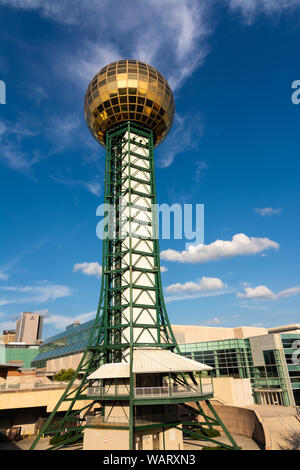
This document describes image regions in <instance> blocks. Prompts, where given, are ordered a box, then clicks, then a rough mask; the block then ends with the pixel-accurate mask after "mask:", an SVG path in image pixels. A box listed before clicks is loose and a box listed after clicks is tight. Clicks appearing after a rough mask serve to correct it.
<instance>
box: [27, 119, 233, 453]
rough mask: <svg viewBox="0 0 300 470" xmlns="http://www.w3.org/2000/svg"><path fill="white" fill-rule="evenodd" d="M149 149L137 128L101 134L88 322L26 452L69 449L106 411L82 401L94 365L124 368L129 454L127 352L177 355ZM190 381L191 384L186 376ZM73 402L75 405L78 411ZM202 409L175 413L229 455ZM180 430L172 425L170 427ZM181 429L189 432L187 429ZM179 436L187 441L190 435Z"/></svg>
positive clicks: (147, 135) (148, 134)
mask: <svg viewBox="0 0 300 470" xmlns="http://www.w3.org/2000/svg"><path fill="white" fill-rule="evenodd" d="M153 148H154V145H153V133H152V131H150V130H149V129H147V128H144V127H141V126H140V125H137V124H133V123H131V122H128V123H126V124H123V125H120V126H119V127H117V128H115V129H112V130H110V131H108V132H107V135H106V171H105V200H104V219H103V228H104V230H103V234H104V237H103V238H104V240H103V247H102V250H103V252H102V281H101V290H100V299H99V306H98V310H97V314H96V319H95V323H94V326H93V328H92V332H91V335H90V338H89V341H88V345H87V348H86V350H85V351H84V353H83V355H82V358H81V361H80V363H79V365H78V368H77V370H76V373H75V374H74V377H73V379H72V380H71V381H70V383H69V385H68V386H67V388H66V390H65V391H64V393H63V395H62V397H61V398H60V400H59V401H58V403H57V405H56V406H55V408H54V410H53V411H52V413H51V414H50V416H49V418H48V419H47V421H46V423H45V425H44V426H43V428H42V430H41V432H40V434H39V435H38V437H37V438H36V440H35V441H34V443H33V445H32V447H31V449H34V448H35V447H36V445H37V442H38V441H39V439H40V437H41V436H42V435H57V434H58V435H60V434H63V435H64V436H65V439H63V441H61V442H60V443H59V444H56V445H53V446H52V447H50V449H55V448H57V447H60V446H61V445H62V444H69V443H72V442H76V441H77V440H78V439H79V437H80V436H81V435H82V431H83V429H84V428H85V419H84V413H85V412H86V411H87V410H88V409H89V408H91V402H92V404H94V403H97V402H98V403H99V402H100V403H101V404H102V409H103V410H104V408H105V406H106V405H105V402H103V401H101V399H95V397H94V396H93V397H92V396H89V394H88V387H89V386H90V382H89V380H88V379H87V377H88V376H89V375H90V374H91V373H92V372H94V371H95V370H96V369H98V368H99V367H100V365H102V364H106V363H120V362H121V361H122V362H124V361H125V362H128V363H129V365H130V379H129V380H130V393H129V397H128V402H129V412H130V416H129V426H128V428H129V441H130V442H129V448H131V449H133V447H134V437H133V435H134V427H135V426H134V405H135V404H136V403H135V402H134V392H133V391H134V385H135V384H134V376H133V371H132V364H133V352H134V350H135V348H139V347H140V348H143V347H154V348H163V349H167V350H170V351H174V352H176V353H178V354H180V350H179V348H178V345H177V342H176V339H175V337H174V334H173V331H172V328H171V325H170V322H169V319H168V315H167V311H166V307H165V303H164V298H163V292H162V283H161V273H160V259H159V243H158V221H157V212H156V188H155V177H154V155H153ZM190 378H191V379H192V381H193V382H195V378H194V377H193V375H192V374H190ZM79 380H80V382H79ZM177 380H179V381H181V383H183V382H185V381H186V378H185V376H184V374H182V377H181V378H180V377H179V378H178V379H177ZM78 382H79V384H78ZM80 400H81V401H82V403H83V405H82V406H79V407H78V403H80ZM87 401H88V403H87ZM205 401H206V404H207V406H208V408H209V409H210V411H211V414H212V416H213V417H211V416H208V415H207V414H206V413H205V412H204V411H203V408H202V407H201V405H200V402H199V401H197V402H196V405H197V409H195V408H194V407H191V406H188V405H184V403H183V406H185V407H186V408H187V409H188V410H189V411H190V412H191V411H192V412H193V413H194V414H195V415H198V416H200V417H201V418H203V419H204V421H203V422H202V423H201V422H198V426H199V427H200V428H202V427H203V425H204V427H205V429H207V428H209V429H212V428H213V427H214V426H221V428H222V429H223V430H224V432H225V434H226V435H227V437H228V439H229V441H230V445H225V444H221V443H219V442H217V441H216V440H214V439H210V438H208V437H207V438H205V439H206V440H208V441H211V442H215V443H218V444H219V445H222V446H224V447H227V448H231V449H237V448H238V446H237V444H236V442H235V441H234V439H233V438H232V437H231V435H230V433H229V432H228V430H227V429H226V427H225V426H224V424H223V423H222V421H221V420H220V418H219V416H218V415H217V413H216V411H215V410H214V408H213V407H212V405H211V403H210V402H209V400H205ZM182 402H184V400H182ZM66 403H67V404H68V409H67V411H66V412H65V414H64V416H63V418H61V419H60V420H58V421H57V420H56V414H57V412H58V410H59V408H60V407H61V405H62V404H64V406H65V405H66ZM75 403H76V404H77V409H76V410H74V405H75ZM78 408H79V409H78ZM103 414H104V411H103ZM72 423H73V424H72ZM180 424H182V423H180V422H174V423H173V426H174V427H176V426H179V425H180ZM183 424H186V425H187V426H188V425H193V427H195V422H193V423H192V422H186V423H183ZM161 426H162V427H163V426H164V423H161ZM185 431H186V432H187V434H190V435H191V436H193V435H195V433H194V432H193V431H191V430H186V429H185Z"/></svg>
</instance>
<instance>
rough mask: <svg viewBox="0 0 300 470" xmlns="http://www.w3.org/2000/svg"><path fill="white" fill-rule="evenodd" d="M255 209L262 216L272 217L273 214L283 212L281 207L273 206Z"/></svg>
mask: <svg viewBox="0 0 300 470" xmlns="http://www.w3.org/2000/svg"><path fill="white" fill-rule="evenodd" d="M253 210H254V212H257V214H259V215H261V216H262V217H272V215H276V214H280V212H281V209H273V207H263V208H262V209H253Z"/></svg>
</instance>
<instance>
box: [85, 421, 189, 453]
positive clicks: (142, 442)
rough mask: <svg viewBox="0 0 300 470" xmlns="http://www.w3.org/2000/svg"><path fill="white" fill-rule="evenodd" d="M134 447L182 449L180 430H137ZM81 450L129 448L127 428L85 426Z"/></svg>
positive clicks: (141, 448)
mask: <svg viewBox="0 0 300 470" xmlns="http://www.w3.org/2000/svg"><path fill="white" fill-rule="evenodd" d="M134 447H135V449H136V450H163V449H165V450H183V439H182V431H181V430H180V429H175V428H169V429H165V430H164V431H162V429H154V430H151V431H150V430H148V431H140V432H139V431H137V432H135V435H134ZM83 450H129V430H128V429H110V428H109V427H106V428H86V429H85V430H84V438H83Z"/></svg>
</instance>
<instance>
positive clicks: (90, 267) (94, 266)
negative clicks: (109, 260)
mask: <svg viewBox="0 0 300 470" xmlns="http://www.w3.org/2000/svg"><path fill="white" fill-rule="evenodd" d="M77 271H81V272H83V274H86V275H87V276H97V277H101V274H102V268H101V266H100V264H99V263H88V262H85V263H76V264H74V267H73V272H77Z"/></svg>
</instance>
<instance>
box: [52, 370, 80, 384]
mask: <svg viewBox="0 0 300 470" xmlns="http://www.w3.org/2000/svg"><path fill="white" fill-rule="evenodd" d="M74 374H75V370H74V369H67V370H66V369H62V370H61V371H59V372H57V374H55V375H54V377H53V380H55V381H58V382H68V381H70V380H72V378H73V376H74Z"/></svg>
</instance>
